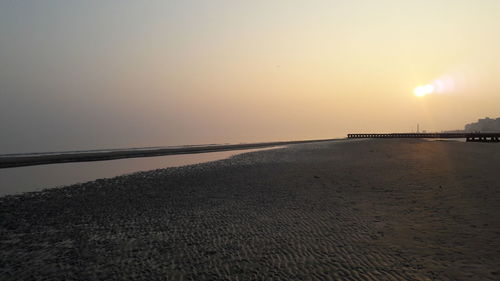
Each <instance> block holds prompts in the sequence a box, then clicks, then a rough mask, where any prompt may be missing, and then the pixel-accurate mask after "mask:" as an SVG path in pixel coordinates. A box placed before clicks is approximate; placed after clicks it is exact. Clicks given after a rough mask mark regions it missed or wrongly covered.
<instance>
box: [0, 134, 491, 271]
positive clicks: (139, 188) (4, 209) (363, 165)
mask: <svg viewBox="0 0 500 281" xmlns="http://www.w3.org/2000/svg"><path fill="white" fill-rule="evenodd" d="M499 171H500V145H498V144H492V143H464V142H453V141H425V140H418V139H415V140H399V139H383V140H362V141H347V140H346V141H332V142H320V143H307V144H294V145H290V146H287V147H285V148H279V149H274V150H267V151H258V152H252V153H246V154H241V155H237V156H234V157H231V158H229V159H225V160H220V161H215V162H209V163H203V164H198V165H190V166H184V167H176V168H168V169H159V170H153V171H147V172H140V173H135V174H130V175H125V176H120V177H116V178H112V179H101V180H96V181H93V182H88V183H83V184H78V185H73V186H68V187H63V188H55V189H48V190H44V191H41V192H33V193H25V194H22V195H15V196H4V197H0V280H499V279H500V250H499V249H500V204H499V202H500V181H499V179H500V174H499Z"/></svg>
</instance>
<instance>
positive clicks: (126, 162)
mask: <svg viewBox="0 0 500 281" xmlns="http://www.w3.org/2000/svg"><path fill="white" fill-rule="evenodd" d="M264 149H270V148H264ZM257 150H263V149H247V150H233V151H222V152H210V153H200V154H184V155H169V156H158V157H146V158H129V159H118V160H108V161H98V162H80V163H63V164H51V165H41V166H31V167H19V168H7V169H0V196H3V195H7V194H18V193H22V192H30V191H37V190H42V189H45V188H53V187H58V186H65V185H70V184H75V183H81V182H87V181H92V180H95V179H99V178H111V177H115V176H119V175H123V174H128V173H133V172H138V171H147V170H153V169H159V168H167V167H176V166H183V165H190V164H196V163H203V162H209V161H215V160H220V159H225V158H228V157H231V156H233V155H236V154H240V153H244V152H250V151H257Z"/></svg>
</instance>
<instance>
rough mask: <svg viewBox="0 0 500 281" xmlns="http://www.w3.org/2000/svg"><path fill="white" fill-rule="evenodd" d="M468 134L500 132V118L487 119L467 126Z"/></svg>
mask: <svg viewBox="0 0 500 281" xmlns="http://www.w3.org/2000/svg"><path fill="white" fill-rule="evenodd" d="M465 131H466V132H500V118H496V119H492V118H489V117H486V118H484V119H479V120H478V121H477V122H475V123H470V124H467V125H465Z"/></svg>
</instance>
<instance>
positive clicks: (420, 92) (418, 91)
mask: <svg viewBox="0 0 500 281" xmlns="http://www.w3.org/2000/svg"><path fill="white" fill-rule="evenodd" d="M434 89H435V88H434V86H433V85H431V84H427V85H422V86H418V87H416V88H415V89H414V90H413V94H415V96H417V97H424V96H426V95H428V94H432V93H433V92H434Z"/></svg>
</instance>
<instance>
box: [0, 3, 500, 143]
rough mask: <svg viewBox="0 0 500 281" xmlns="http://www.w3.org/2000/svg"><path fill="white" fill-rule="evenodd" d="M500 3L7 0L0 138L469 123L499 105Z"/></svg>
mask: <svg viewBox="0 0 500 281" xmlns="http://www.w3.org/2000/svg"><path fill="white" fill-rule="evenodd" d="M498 15H500V1H497V0H474V1H473V0H468V1H464V0H432V1H430V0H404V1H403V0H378V1H372V0H345V1H343V0H342V1H340V0H339V1H335V0H328V1H326V0H325V1H315V0H311V1H292V0H286V1H258V0H257V1H222V0H219V1H218V0H211V1H203V0H200V1H189V0H184V1H159V0H158V1H156V0H149V1H129V0H100V1H93V0H85V1H83V0H82V1H74V0H60V1H55V0H53V1H52V0H45V1H37V0H23V1H14V0H11V1H9V0H0V132H1V138H0V153H18V152H34V151H59V150H78V149H99V148H124V147H143V146H162V145H183V144H207V143H239V142H255V141H273V140H302V139H318V138H336V137H345V136H346V134H347V133H356V132H408V131H411V130H415V129H416V124H420V129H421V130H427V131H441V130H452V129H461V128H463V126H464V125H465V124H466V123H470V122H473V121H476V120H477V119H478V118H484V117H486V116H489V117H500V79H499V78H498V77H500V36H498V35H499V34H500V17H499V16H498ZM422 85H431V86H432V89H433V91H432V93H429V94H427V95H425V96H416V95H415V94H414V89H415V88H416V87H418V86H422Z"/></svg>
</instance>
